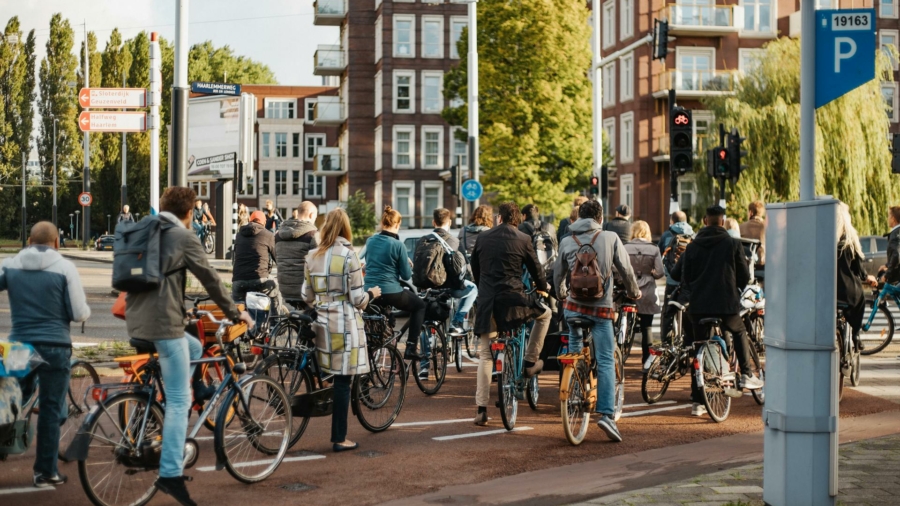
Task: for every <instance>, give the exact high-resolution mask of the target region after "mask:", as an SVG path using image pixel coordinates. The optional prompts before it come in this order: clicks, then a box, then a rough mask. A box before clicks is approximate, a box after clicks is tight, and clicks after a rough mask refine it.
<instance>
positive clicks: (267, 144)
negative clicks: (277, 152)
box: [259, 132, 272, 158]
mask: <svg viewBox="0 0 900 506" xmlns="http://www.w3.org/2000/svg"><path fill="white" fill-rule="evenodd" d="M259 144H260V146H261V147H262V149H260V150H259V152H260V153H261V155H260V157H261V158H271V157H272V147H271V146H272V132H260V133H259Z"/></svg>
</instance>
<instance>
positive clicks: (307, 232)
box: [275, 218, 318, 300]
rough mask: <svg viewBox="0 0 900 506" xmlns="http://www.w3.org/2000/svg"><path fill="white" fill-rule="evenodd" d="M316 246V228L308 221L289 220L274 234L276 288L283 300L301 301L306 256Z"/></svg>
mask: <svg viewBox="0 0 900 506" xmlns="http://www.w3.org/2000/svg"><path fill="white" fill-rule="evenodd" d="M316 246H318V244H316V226H315V225H314V224H312V223H310V222H308V221H300V220H295V219H293V218H291V219H289V220H286V221H285V222H284V223H282V224H281V228H279V229H278V232H275V253H276V254H277V255H278V288H279V290H281V294H282V295H283V296H284V298H285V299H291V300H303V273H304V269H305V263H306V255H307V254H308V253H309V251H310V250H312V249H315V248H316Z"/></svg>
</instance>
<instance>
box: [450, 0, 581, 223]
mask: <svg viewBox="0 0 900 506" xmlns="http://www.w3.org/2000/svg"><path fill="white" fill-rule="evenodd" d="M478 16H479V17H478V41H479V47H478V58H479V60H478V65H479V68H478V75H479V108H480V109H479V120H480V124H479V129H480V141H481V149H482V152H481V166H482V168H483V174H484V177H483V180H482V181H483V182H484V183H485V187H486V191H487V192H489V193H494V194H496V200H497V201H503V200H516V201H518V202H523V203H524V202H533V203H535V204H538V205H539V207H540V208H541V210H542V211H545V212H547V213H550V212H556V213H557V214H561V213H565V212H566V211H567V209H568V207H569V205H570V204H571V196H570V195H567V192H570V191H573V190H576V189H581V188H584V187H586V186H587V183H588V177H589V176H590V173H591V165H592V149H591V142H592V140H591V139H592V137H591V83H590V80H589V79H588V74H589V70H590V66H591V50H590V44H589V42H590V27H589V25H588V21H587V20H588V11H587V9H585V7H584V3H583V2H574V1H570V0H519V1H516V2H506V1H503V0H483V1H481V2H479V13H478ZM458 47H459V53H460V56H461V59H460V63H459V66H458V67H457V68H455V69H453V70H451V71H450V72H449V73H448V74H447V76H446V79H445V84H444V94H445V96H446V97H447V98H449V99H450V100H453V99H463V100H465V99H466V97H467V94H468V89H467V85H466V74H467V62H468V58H467V53H468V40H467V37H466V36H465V34H464V35H463V37H461V38H460V42H459V46H458ZM467 114H468V108H467V105H466V104H464V105H462V106H460V107H456V108H450V109H447V110H445V111H444V114H443V115H444V118H445V119H446V120H447V121H448V122H449V123H450V124H452V125H459V126H465V125H466V123H465V118H466V117H467Z"/></svg>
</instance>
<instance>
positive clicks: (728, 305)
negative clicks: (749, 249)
mask: <svg viewBox="0 0 900 506" xmlns="http://www.w3.org/2000/svg"><path fill="white" fill-rule="evenodd" d="M671 276H672V279H674V280H675V281H680V282H681V284H682V286H687V287H688V288H689V290H690V298H691V306H690V308H689V309H688V310H689V311H690V313H691V314H710V315H734V314H738V313H740V312H741V300H740V299H741V292H740V291H741V290H743V289H744V287H746V286H747V283H749V282H750V268H749V267H748V266H747V258H746V257H745V256H744V247H743V246H742V245H741V242H740V241H738V240H737V239H734V238H732V237H731V236H730V235H728V232H727V231H725V229H724V228H722V227H705V228H703V229H702V230H700V232H699V233H698V234H697V237H696V238H695V239H694V241H693V242H692V243H690V244H688V247H687V249H685V250H684V254H683V255H681V258H680V259H678V263H677V264H676V265H675V269H673V270H672V272H671Z"/></svg>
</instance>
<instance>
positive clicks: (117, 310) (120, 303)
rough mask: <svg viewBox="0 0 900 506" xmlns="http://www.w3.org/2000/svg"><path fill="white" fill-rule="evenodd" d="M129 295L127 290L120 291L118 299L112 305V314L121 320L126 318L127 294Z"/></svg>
mask: <svg viewBox="0 0 900 506" xmlns="http://www.w3.org/2000/svg"><path fill="white" fill-rule="evenodd" d="M126 295H128V294H127V293H125V292H119V296H118V297H116V301H115V302H113V306H112V314H113V316H115V317H116V318H118V319H120V320H124V319H125V296H126Z"/></svg>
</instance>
